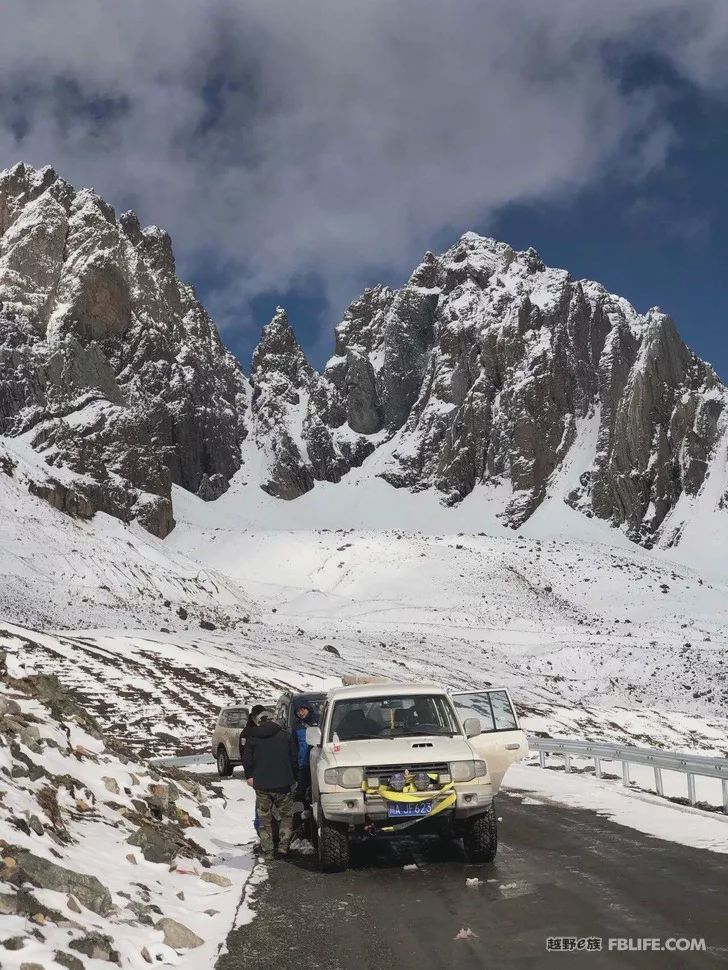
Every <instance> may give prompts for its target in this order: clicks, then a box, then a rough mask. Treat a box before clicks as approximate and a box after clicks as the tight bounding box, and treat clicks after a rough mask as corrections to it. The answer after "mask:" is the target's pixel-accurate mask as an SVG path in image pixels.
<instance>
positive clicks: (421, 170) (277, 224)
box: [0, 0, 728, 324]
mask: <svg viewBox="0 0 728 970" xmlns="http://www.w3.org/2000/svg"><path fill="white" fill-rule="evenodd" d="M727 41H728V4H727V3H725V0H610V2H609V3H606V4H604V3H594V2H592V0H550V2H548V3H533V2H532V0H488V2H486V0H439V2H438V3H432V2H431V0H396V2H393V0H366V2H357V3H355V2H351V0H349V2H347V0H307V2H301V0H240V2H224V0H207V2H205V3H201V2H198V0H154V2H153V3H149V2H148V0H125V2H124V3H119V2H118V0H64V2H63V3H58V2H57V0H5V3H4V4H3V9H2V30H1V31H0V167H2V165H3V164H11V163H12V162H14V161H16V160H18V159H20V158H22V159H25V160H28V161H30V162H32V163H34V164H44V163H46V162H50V163H52V164H53V165H54V166H55V167H56V168H57V169H58V170H59V172H61V174H63V175H64V176H65V177H67V178H68V179H69V180H71V181H73V182H75V183H77V184H92V185H94V186H95V187H96V188H97V189H98V190H99V191H100V192H101V193H102V194H104V195H105V196H107V197H108V198H109V199H110V201H112V202H115V203H116V204H117V205H127V204H131V205H133V206H134V207H135V208H137V209H138V211H139V213H140V216H141V218H142V219H143V220H145V221H154V222H156V223H158V224H160V225H163V226H165V227H166V228H168V229H169V230H170V231H171V232H172V234H173V236H174V241H175V246H176V250H177V252H178V256H181V257H182V260H181V261H182V263H183V266H184V268H185V269H186V270H187V271H188V272H190V271H194V265H195V260H196V258H197V256H198V254H200V253H202V252H204V253H206V254H207V257H208V260H209V259H212V260H213V261H214V262H215V263H216V264H217V265H218V267H219V268H225V269H226V270H227V272H226V273H224V274H223V275H224V277H225V280H226V282H225V285H224V287H223V288H222V289H221V291H220V293H219V294H218V304H219V309H220V311H221V312H222V313H223V314H224V317H225V319H226V321H227V322H228V323H229V324H234V322H235V320H236V319H238V318H239V319H240V321H243V320H244V317H245V304H246V300H247V299H248V298H249V297H250V296H251V295H255V294H256V293H259V292H261V291H263V290H265V289H268V288H270V287H271V286H275V285H279V286H285V285H287V284H290V283H295V282H296V281H297V280H300V279H302V278H305V277H307V276H310V275H311V274H315V275H316V276H320V278H321V281H322V285H323V286H324V287H325V288H326V289H327V291H328V293H329V294H330V296H331V298H332V300H333V302H334V303H338V302H339V301H341V300H342V299H344V298H345V297H348V296H350V295H351V292H352V288H355V287H356V286H357V285H358V282H359V280H360V279H361V278H362V277H363V276H364V275H365V274H367V273H371V272H373V271H376V269H377V268H378V267H380V266H381V267H388V268H390V269H391V268H392V267H395V268H396V267H401V268H402V269H405V268H407V267H409V266H410V265H411V264H412V263H413V261H414V260H415V259H416V258H417V257H418V256H419V254H420V253H421V251H422V250H423V249H424V248H425V247H426V244H427V242H428V240H430V239H432V238H433V236H434V235H435V234H437V233H440V232H442V231H447V230H452V231H456V232H459V231H461V230H464V229H466V228H468V227H469V226H470V225H471V224H472V223H473V222H475V221H476V220H477V221H482V220H483V219H486V218H487V216H488V214H489V213H492V212H494V211H496V210H497V209H498V208H499V207H500V206H503V205H504V204H507V203H510V202H515V201H525V200H529V199H538V198H544V197H549V196H552V195H554V194H555V193H560V192H568V191H573V190H575V189H578V188H579V187H581V186H583V185H585V184H587V183H589V182H590V181H591V180H593V179H595V178H597V177H599V176H600V175H601V174H602V173H603V172H604V171H605V170H607V169H614V168H615V167H618V168H620V169H621V170H623V171H624V172H625V175H626V176H627V175H628V176H630V177H639V174H640V172H643V171H645V170H648V169H649V168H651V167H654V166H659V165H660V164H661V163H662V160H663V158H664V155H665V153H666V152H667V151H668V150H669V146H670V141H671V137H672V133H671V130H670V127H669V124H668V122H667V121H666V116H665V110H664V98H663V92H662V91H661V89H660V87H659V85H657V84H653V85H651V86H643V87H641V88H635V87H632V88H627V87H626V86H625V85H624V84H623V83H622V80H621V76H620V71H619V70H618V68H617V66H616V65H618V64H619V63H620V61H621V60H622V59H623V58H624V57H625V56H627V55H629V54H635V55H637V54H644V53H648V54H652V55H657V56H660V57H662V58H664V59H665V60H666V61H667V62H669V64H670V65H671V67H672V69H673V70H674V71H676V72H678V73H679V74H681V75H682V76H684V77H685V78H687V79H688V80H690V81H691V82H692V83H694V84H696V85H699V86H702V87H705V88H706V89H709V90H710V91H711V92H712V93H714V94H718V95H723V94H724V93H725V91H726V85H727V83H728V64H727V59H726V58H725V56H724V52H725V49H726V42H727Z"/></svg>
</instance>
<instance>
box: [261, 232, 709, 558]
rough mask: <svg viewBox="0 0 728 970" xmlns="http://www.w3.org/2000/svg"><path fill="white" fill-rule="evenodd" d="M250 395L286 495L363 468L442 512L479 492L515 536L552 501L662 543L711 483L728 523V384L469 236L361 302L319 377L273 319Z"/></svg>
mask: <svg viewBox="0 0 728 970" xmlns="http://www.w3.org/2000/svg"><path fill="white" fill-rule="evenodd" d="M272 347H275V348H277V349H276V352H275V353H276V360H277V363H276V365H275V368H274V371H273V375H272V377H271V373H270V372H269V371H268V370H267V368H266V366H265V362H266V361H267V360H268V359H269V356H270V352H271V348H272ZM280 348H285V351H283V352H282V351H281V349H280ZM252 384H253V397H252V400H253V411H254V421H253V425H254V428H255V434H254V437H255V439H256V440H257V441H259V442H260V444H261V447H262V448H264V449H265V450H266V451H267V453H268V454H269V455H270V456H271V461H270V464H269V467H268V476H269V477H268V480H267V481H264V482H263V487H264V488H265V489H267V490H268V491H270V492H271V493H272V494H274V495H283V496H284V497H294V496H295V495H296V494H300V493H302V492H304V491H306V490H307V489H308V488H310V487H311V486H312V485H313V482H314V480H317V479H318V480H326V481H331V482H336V481H339V479H340V478H341V476H342V475H343V474H345V473H346V472H347V471H348V470H350V469H351V468H352V467H353V466H357V465H361V464H362V462H364V468H365V469H371V473H372V475H377V476H379V477H381V478H383V479H384V480H385V481H387V482H389V483H390V484H391V485H393V486H396V487H398V488H406V489H409V490H411V491H421V490H423V489H434V490H436V491H437V492H438V493H439V495H440V497H441V501H442V502H443V503H444V504H446V505H456V504H457V503H459V502H461V501H462V499H463V498H464V497H465V496H467V495H469V494H470V493H471V492H472V491H473V490H474V489H476V488H478V489H479V490H480V491H481V493H483V494H485V495H486V496H487V497H488V499H489V500H490V504H491V505H492V504H493V503H495V504H496V505H497V506H498V507H499V513H498V514H499V517H500V519H501V521H502V523H503V525H508V526H511V527H514V528H517V527H519V526H521V525H523V523H524V522H526V521H527V520H528V519H529V517H530V516H531V515H532V514H533V513H534V511H535V510H536V509H538V508H539V506H540V505H541V504H542V503H543V502H544V501H545V500H547V499H548V498H549V497H552V498H553V496H554V495H557V496H558V501H559V502H560V503H563V502H566V503H567V504H568V505H569V506H571V507H573V508H574V509H577V510H579V511H580V512H582V513H583V514H584V515H586V516H589V517H591V516H597V517H599V518H601V519H604V520H607V521H609V522H610V523H611V524H613V525H615V526H619V527H623V529H624V530H625V531H626V532H627V534H628V535H629V536H630V538H632V539H635V540H637V541H642V542H644V543H645V544H648V545H652V544H653V543H654V542H655V540H656V538H658V537H662V539H663V542H664V543H666V544H673V543H675V542H677V541H678V540H679V537H680V533H681V531H682V529H683V528H684V525H685V518H689V505H690V506H691V505H693V504H694V501H695V499H696V497H698V496H699V495H700V494H701V492H702V491H703V490H704V489H705V487H706V483H707V481H708V479H709V478H710V477H711V476H713V483H712V484H713V488H712V491H713V492H714V491H716V488H715V485H716V479H718V480H719V483H718V488H717V491H718V493H719V494H717V495H715V496H714V503H713V505H714V507H713V508H712V510H711V511H713V512H715V514H716V515H717V514H719V513H720V514H721V517H722V518H726V519H728V510H726V506H728V492H727V490H728V479H727V478H726V473H725V468H726V456H727V453H728V433H727V432H728V391H727V390H726V387H725V386H724V385H723V384H722V383H721V381H720V380H719V379H718V377H717V376H716V374H715V372H714V371H713V369H712V368H711V367H710V366H709V365H708V364H706V363H704V362H703V361H701V360H700V359H699V358H697V357H696V356H695V355H694V354H693V353H691V351H690V350H689V349H688V348H687V347H686V345H685V344H684V343H683V341H682V340H681V339H680V337H679V335H678V333H677V331H676V329H675V326H674V324H673V322H672V320H671V319H670V318H669V317H668V316H666V315H665V314H663V313H660V312H659V311H658V310H651V311H650V312H649V313H648V314H647V315H646V316H641V315H640V314H638V313H637V312H636V311H635V309H634V308H633V307H632V306H631V305H630V304H629V303H627V301H626V300H623V299H621V298H619V297H616V296H613V295H611V294H610V293H608V292H607V291H606V290H605V289H604V288H603V287H602V286H600V285H599V284H597V283H592V282H588V281H584V280H582V281H579V280H575V279H573V278H572V277H571V276H570V275H569V274H568V273H567V272H566V271H564V270H555V269H549V268H547V267H545V266H544V264H543V263H542V262H541V260H540V259H539V257H538V255H537V254H536V253H535V252H534V251H533V250H528V251H527V252H522V253H517V252H515V251H514V250H512V249H511V248H510V247H509V246H507V245H505V244H504V243H499V242H495V241H494V240H492V239H485V238H483V237H481V236H477V235H475V234H474V233H466V234H465V235H464V236H463V237H462V238H461V239H460V241H459V242H458V243H457V244H456V245H455V246H453V247H452V248H451V249H449V250H448V251H447V252H446V253H444V254H443V255H442V256H439V257H435V256H433V255H432V254H429V253H428V254H427V256H426V257H425V260H424V261H423V262H422V264H421V265H420V266H419V267H418V268H417V269H416V270H415V272H414V273H413V275H412V277H411V278H410V280H409V282H408V283H407V284H406V286H404V287H403V288H402V289H401V290H398V291H393V290H391V289H388V288H386V287H376V288H374V289H370V290H367V291H366V292H365V293H364V294H363V296H362V297H361V298H360V299H358V300H356V301H355V302H354V303H352V305H351V306H350V307H349V309H348V311H347V312H346V314H345V316H344V319H343V321H342V322H341V323H340V324H339V326H338V327H337V328H336V350H335V354H334V356H333V357H332V358H331V360H330V361H329V362H328V364H327V366H326V369H325V371H324V373H323V375H318V374H316V373H315V372H314V371H313V370H312V369H311V367H310V366H309V365H308V363H307V361H306V360H305V357H304V355H303V353H302V351H301V349H300V347H299V346H298V345H297V344H296V341H295V338H294V336H293V334H292V331H291V330H290V328H289V326H288V324H287V321H286V318H285V315H284V313H283V312H282V311H281V312H279V313H278V314H277V315H276V317H275V319H274V320H273V322H272V323H271V324H269V326H268V327H267V328H266V329H265V330H264V332H263V337H262V340H261V343H260V345H259V347H258V350H257V351H256V356H255V364H254V368H253V374H252ZM271 397H273V398H274V399H275V400H276V401H277V402H280V401H281V400H283V401H285V404H283V405H282V406H280V405H278V411H277V413H276V420H275V427H274V428H271V424H270V421H269V420H268V421H265V420H261V418H260V416H259V415H256V414H255V410H256V400H262V401H265V400H268V399H270V398H271ZM263 413H267V412H266V410H265V407H264V408H263ZM271 443H272V444H271ZM374 453H377V454H376V456H375V457H373V458H370V457H369V456H370V455H373V454H374ZM567 485H568V487H567ZM681 499H687V500H688V501H687V502H685V501H684V502H683V505H684V506H685V507H684V509H682V510H681V511H683V512H684V513H685V518H683V517H682V516H678V517H677V519H676V518H675V517H673V516H671V513H672V512H673V511H674V510H675V509H676V507H677V506H678V504H679V503H680V500H681Z"/></svg>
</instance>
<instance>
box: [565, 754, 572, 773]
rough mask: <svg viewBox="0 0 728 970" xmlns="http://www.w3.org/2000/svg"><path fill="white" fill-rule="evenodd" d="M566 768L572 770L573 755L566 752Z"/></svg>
mask: <svg viewBox="0 0 728 970" xmlns="http://www.w3.org/2000/svg"><path fill="white" fill-rule="evenodd" d="M564 770H565V771H571V755H570V754H567V753H566V752H564Z"/></svg>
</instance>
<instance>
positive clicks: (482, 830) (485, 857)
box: [463, 805, 498, 863]
mask: <svg viewBox="0 0 728 970" xmlns="http://www.w3.org/2000/svg"><path fill="white" fill-rule="evenodd" d="M463 843H464V845H465V855H466V856H467V859H468V862H481V863H482V862H492V861H493V859H495V854H496V852H497V851H498V820H497V819H496V815H495V805H491V806H490V808H489V809H488V811H487V812H484V813H483V814H482V815H476V816H475V817H474V818H469V819H466V820H465V831H464V833H463Z"/></svg>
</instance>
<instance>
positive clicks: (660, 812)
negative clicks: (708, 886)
mask: <svg viewBox="0 0 728 970" xmlns="http://www.w3.org/2000/svg"><path fill="white" fill-rule="evenodd" d="M503 790H504V792H507V793H508V794H510V795H516V796H518V795H523V796H524V804H529V805H534V804H539V803H546V804H555V805H565V806H567V807H568V808H582V809H589V810H591V811H594V812H596V813H597V814H598V815H602V816H605V817H606V818H609V819H611V820H612V821H613V822H616V823H617V824H618V825H624V826H626V827H627V828H632V829H636V830H637V831H638V832H644V833H645V834H646V835H652V836H654V837H655V838H658V839H664V840H666V841H668V842H677V843H679V844H680V845H687V846H691V847H693V848H696V849H710V850H711V851H712V852H723V853H728V818H727V817H726V816H724V815H720V814H713V813H709V812H704V811H701V810H700V809H697V808H692V807H690V806H687V805H676V804H675V803H674V802H666V801H665V800H664V799H661V798H659V797H657V796H656V795H650V794H648V793H647V792H644V791H640V790H635V789H632V788H623V787H621V786H620V785H618V784H615V783H614V782H612V781H609V780H603V779H598V778H595V777H594V776H593V775H588V774H577V773H569V774H567V773H566V772H563V771H549V770H548V769H543V768H538V767H535V766H532V765H527V764H517V765H513V766H512V767H511V768H510V769H509V771H508V774H507V775H506V780H505V783H504V785H503Z"/></svg>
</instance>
